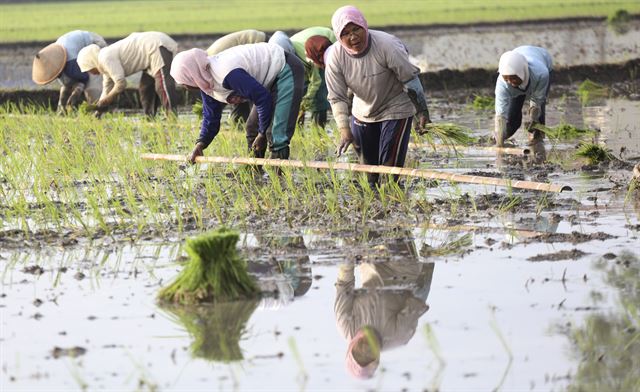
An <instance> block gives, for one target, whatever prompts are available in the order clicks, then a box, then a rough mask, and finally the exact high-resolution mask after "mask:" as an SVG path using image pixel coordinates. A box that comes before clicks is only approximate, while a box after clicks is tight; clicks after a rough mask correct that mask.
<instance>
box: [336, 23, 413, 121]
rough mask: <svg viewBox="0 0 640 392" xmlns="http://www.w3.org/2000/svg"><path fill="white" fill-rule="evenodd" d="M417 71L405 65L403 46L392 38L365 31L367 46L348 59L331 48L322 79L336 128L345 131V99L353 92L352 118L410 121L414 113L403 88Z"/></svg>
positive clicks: (342, 51)
mask: <svg viewBox="0 0 640 392" xmlns="http://www.w3.org/2000/svg"><path fill="white" fill-rule="evenodd" d="M419 72H420V69H419V68H418V67H416V66H414V65H413V64H411V62H409V55H408V53H407V50H406V46H405V45H404V44H403V43H402V42H401V41H400V40H399V39H398V38H396V37H394V36H393V35H391V34H387V33H385V32H382V31H376V30H369V46H368V48H367V49H365V51H364V53H363V54H361V55H357V56H352V55H350V54H348V53H347V51H346V50H345V49H344V47H342V45H339V44H334V45H333V46H332V53H331V56H328V58H327V64H326V69H325V78H326V81H327V87H328V89H329V95H328V99H329V102H330V103H331V110H332V111H333V116H334V118H335V120H336V123H337V124H338V127H339V128H341V129H342V128H349V99H348V95H347V91H348V90H349V89H350V90H351V91H353V94H354V98H353V107H352V113H353V115H354V116H355V117H356V118H357V119H358V120H360V121H363V122H379V121H385V120H398V119H403V118H407V117H411V116H413V115H414V114H415V113H416V109H415V107H414V105H413V103H412V101H411V99H410V98H409V96H408V94H407V93H406V92H405V91H404V84H405V83H406V82H408V81H410V80H411V79H413V78H415V77H416V76H417V75H418V74H419Z"/></svg>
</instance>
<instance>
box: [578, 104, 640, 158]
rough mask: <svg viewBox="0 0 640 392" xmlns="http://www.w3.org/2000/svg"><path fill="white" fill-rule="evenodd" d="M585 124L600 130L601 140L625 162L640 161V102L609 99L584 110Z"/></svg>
mask: <svg viewBox="0 0 640 392" xmlns="http://www.w3.org/2000/svg"><path fill="white" fill-rule="evenodd" d="M583 116H584V123H585V125H586V126H587V127H589V128H595V129H600V130H601V132H600V135H599V139H600V141H601V142H603V143H604V144H605V145H606V146H607V147H608V148H610V149H611V151H612V152H613V154H614V155H615V156H616V157H618V158H621V159H623V160H635V159H640V123H639V122H638V119H639V118H640V102H638V101H629V100H624V99H608V100H606V103H605V104H604V105H602V106H590V107H586V108H584V110H583Z"/></svg>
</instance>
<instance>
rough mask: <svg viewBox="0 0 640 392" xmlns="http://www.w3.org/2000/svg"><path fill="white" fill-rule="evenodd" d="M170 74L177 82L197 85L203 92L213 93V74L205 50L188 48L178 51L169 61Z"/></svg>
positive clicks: (192, 85) (190, 85) (191, 85)
mask: <svg viewBox="0 0 640 392" xmlns="http://www.w3.org/2000/svg"><path fill="white" fill-rule="evenodd" d="M170 74H171V76H172V77H173V78H174V79H175V81H176V82H177V83H179V84H184V85H186V86H189V87H198V88H199V89H200V90H202V91H203V92H204V93H205V94H207V95H211V94H213V75H212V74H211V64H210V63H209V58H208V57H207V52H205V51H204V50H202V49H195V48H194V49H189V50H187V51H184V52H180V53H178V54H177V55H176V57H174V59H173V61H172V62H171V72H170Z"/></svg>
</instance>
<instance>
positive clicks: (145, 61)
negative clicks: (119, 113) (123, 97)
mask: <svg viewBox="0 0 640 392" xmlns="http://www.w3.org/2000/svg"><path fill="white" fill-rule="evenodd" d="M177 51H178V44H177V43H176V41H174V40H173V39H171V37H169V36H168V35H166V34H165V33H159V32H156V31H148V32H143V33H132V34H130V35H129V36H128V37H126V38H124V39H122V40H120V41H118V42H116V43H114V44H112V45H109V46H107V47H106V48H104V49H100V47H99V46H97V45H89V46H87V47H86V48H84V49H82V50H81V51H80V53H79V54H78V65H80V70H81V71H83V72H89V73H92V74H95V75H98V74H102V78H103V80H102V95H101V96H100V100H99V101H98V112H104V111H106V110H107V108H108V107H109V105H111V104H112V103H113V101H114V100H115V99H116V97H117V96H118V95H119V94H120V93H122V92H123V91H124V90H125V87H127V80H126V77H127V76H130V75H133V74H134V73H136V72H140V71H143V72H142V76H141V77H140V86H139V87H138V92H139V93H140V102H141V103H142V109H143V110H144V114H146V115H147V116H154V115H155V114H156V109H157V107H158V105H159V103H160V102H162V107H163V108H164V110H165V112H166V113H167V114H169V113H170V112H173V113H174V114H175V113H176V109H175V105H176V101H177V99H178V93H177V91H176V84H175V81H174V80H173V78H172V77H171V75H170V74H169V70H170V69H171V61H172V59H173V56H174V55H175V54H176V53H177Z"/></svg>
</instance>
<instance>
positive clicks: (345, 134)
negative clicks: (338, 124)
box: [336, 128, 353, 157]
mask: <svg viewBox="0 0 640 392" xmlns="http://www.w3.org/2000/svg"><path fill="white" fill-rule="evenodd" d="M351 143H353V134H351V129H349V128H343V129H341V130H340V146H338V150H337V151H336V155H337V156H338V157H339V156H341V155H342V154H343V153H345V152H347V150H348V149H349V146H350V145H351Z"/></svg>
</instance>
